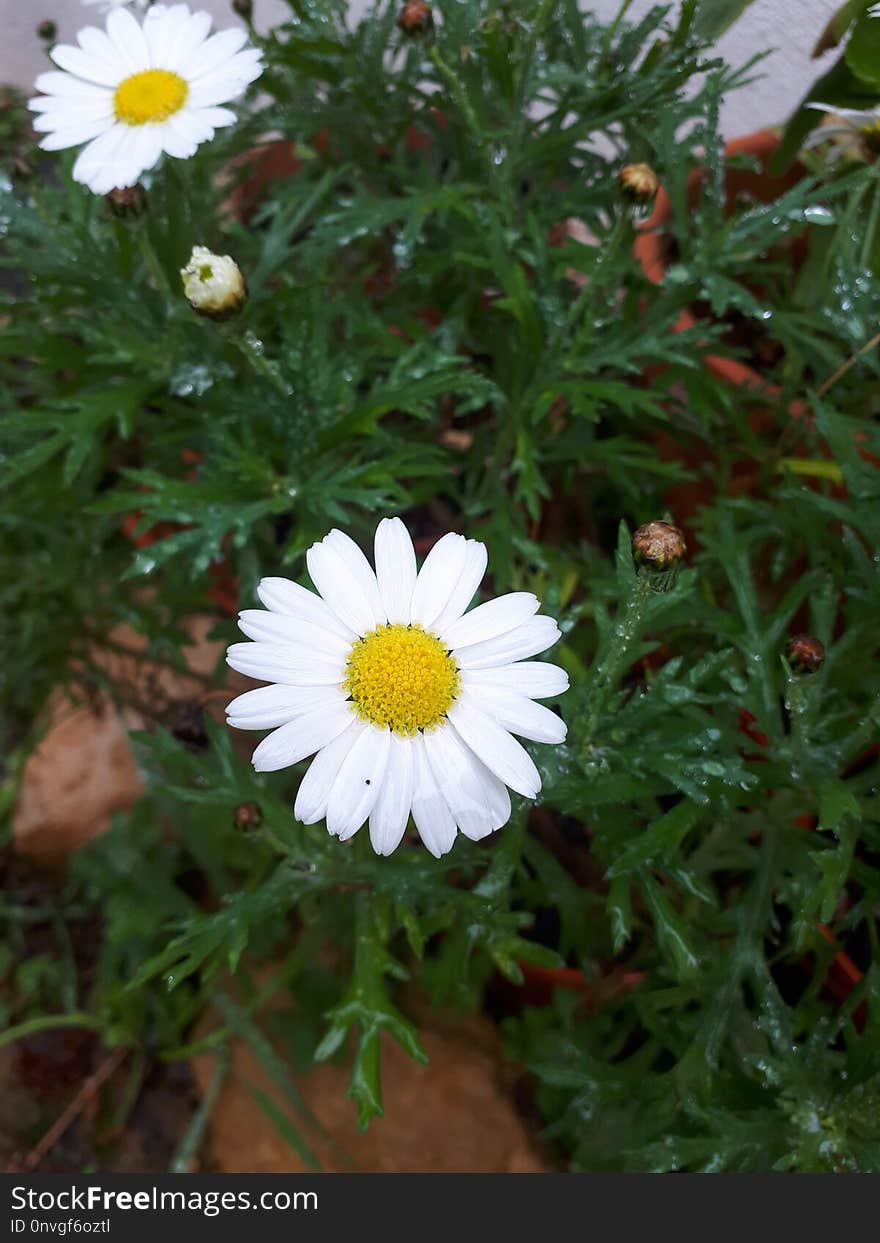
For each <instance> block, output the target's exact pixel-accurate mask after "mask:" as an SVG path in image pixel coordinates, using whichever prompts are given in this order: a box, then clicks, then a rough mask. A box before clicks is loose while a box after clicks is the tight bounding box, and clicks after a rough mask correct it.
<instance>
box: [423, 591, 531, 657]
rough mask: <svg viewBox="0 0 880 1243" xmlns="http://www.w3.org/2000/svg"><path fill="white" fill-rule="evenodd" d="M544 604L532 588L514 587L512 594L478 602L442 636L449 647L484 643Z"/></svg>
mask: <svg viewBox="0 0 880 1243" xmlns="http://www.w3.org/2000/svg"><path fill="white" fill-rule="evenodd" d="M540 607H541V605H540V602H539V600H538V597H537V596H534V595H532V593H531V592H530V591H512V592H510V594H509V595H506V596H498V598H497V599H495V600H488V601H487V602H486V603H485V604H479V605H477V607H476V608H475V609H472V610H471V611H470V613H465V615H464V617H460V618H459V619H458V621H456V622H453V623H452V625H451V626H449V627H448V628H447V629H446V630H444V631H443V633H442V634H441V635H440V638H441V639H442V640H443V642H444V644H445V645H446V646H447V647H449V648H452V649H453V650H455V651H457V650H458V649H459V648H461V647H468V646H470V644H472V643H482V642H484V641H485V640H486V639H495V638H497V637H498V635H501V634H506V633H507V632H508V630H513V628H514V626H519V625H521V624H522V623H523V622H524V621H526V620H528V618H529V617H532V616H533V614H535V613H537V611H538V609H539V608H540Z"/></svg>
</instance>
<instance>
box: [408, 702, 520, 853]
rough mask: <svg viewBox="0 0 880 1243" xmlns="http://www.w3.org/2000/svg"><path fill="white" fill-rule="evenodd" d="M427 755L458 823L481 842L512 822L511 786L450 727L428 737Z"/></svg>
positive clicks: (463, 831) (426, 744) (426, 743)
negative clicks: (500, 779) (505, 783)
mask: <svg viewBox="0 0 880 1243" xmlns="http://www.w3.org/2000/svg"><path fill="white" fill-rule="evenodd" d="M425 752H426V754H427V756H428V763H429V764H430V765H431V771H432V773H433V774H434V779H435V781H436V782H437V786H438V789H439V790H440V793H441V794H442V795H443V797H444V798H445V799H446V802H447V805H448V806H449V810H450V811H451V812H452V815H453V816H454V818H455V823H456V824H457V825H458V827H459V829H460V830H461V832H462V833H464V835H465V836H466V837H469V838H470V839H471V840H472V841H475V842H478V841H480V839H481V838H483V837H486V836H487V834H489V833H493V832H494V831H495V830H496V829H500V828H501V826H502V825H503V824H506V823H507V821H508V820H509V819H510V795H509V794H508V793H507V787H506V786H505V785H504V783H503V782H502V781H499V780H498V778H497V777H496V776H495V774H494V773H492V772H490V771H489V769H488V768H487V767H486V765H485V764H484V763H483V762H482V760H480V759H478V758H477V757H476V755H474V753H473V751H471V749H470V747H467V746H465V744H464V743H463V742H462V740H461V737H460V736H459V734H458V733H457V732H456V731H455V729H453V728H452V726H449V725H446V726H442V727H441V728H439V729H435V730H432V731H431V733H429V734H427V735H426V736H425Z"/></svg>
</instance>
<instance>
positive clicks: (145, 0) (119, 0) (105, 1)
mask: <svg viewBox="0 0 880 1243" xmlns="http://www.w3.org/2000/svg"><path fill="white" fill-rule="evenodd" d="M82 3H83V4H84V5H85V6H86V8H90V9H93V8H95V7H96V6H97V8H98V11H99V12H100V13H109V12H110V10H111V9H124V8H128V7H129V6H130V7H132V8H135V9H145V8H146V7H147V5H148V4H149V3H150V0H82Z"/></svg>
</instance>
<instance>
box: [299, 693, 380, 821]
mask: <svg viewBox="0 0 880 1243" xmlns="http://www.w3.org/2000/svg"><path fill="white" fill-rule="evenodd" d="M366 728H367V723H366V721H359V720H358V719H357V718H356V717H355V718H354V719H353V720H352V722H351V724H350V725H349V726H348V728H347V729H344V730H343V731H342V733H341V734H337V736H336V737H335V738H334V739H333V741H332V742H328V743H327V745H326V747H322V748H321V750H320V751H319V752H318V754H317V755H316V756H315V758H314V759H313V760H312V762H311V764H310V765H309V770H308V772H307V773H306V775H305V776H304V777H303V779H302V781H301V782H300V786H299V790H298V791H297V795H296V802H295V803H294V805H293V814H294V816H295V817H296V819H297V820H299V821H301V822H302V823H303V824H317V822H318V821H319V820H323V819H324V817H325V816H326V814H327V800H328V799H329V797H330V791H331V789H332V788H333V782H334V781H335V780H336V775H337V773H338V772H339V770H340V768H341V767H342V763H343V760H344V759H345V757H346V756H347V755H348V753H349V751H350V750H351V748H352V747H353V746H354V744H355V742H356V741H357V739H358V738H359V737H360V736H361V734H362V733H363V732H364V730H365V729H366Z"/></svg>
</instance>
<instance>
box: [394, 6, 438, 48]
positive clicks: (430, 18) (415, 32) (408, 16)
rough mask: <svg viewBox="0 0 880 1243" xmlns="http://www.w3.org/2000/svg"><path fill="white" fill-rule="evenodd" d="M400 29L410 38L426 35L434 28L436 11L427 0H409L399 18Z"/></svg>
mask: <svg viewBox="0 0 880 1243" xmlns="http://www.w3.org/2000/svg"><path fill="white" fill-rule="evenodd" d="M397 25H398V27H399V29H400V30H402V31H403V33H404V34H405V35H406V36H407V37H408V38H410V39H415V38H418V36H419V35H426V34H428V33H429V31H431V30H433V29H434V13H433V11H432V9H431V6H430V4H425V0H407V3H406V4H405V5H404V6H403V8H402V9H401V10H400V15H399V17H398V18H397Z"/></svg>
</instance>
